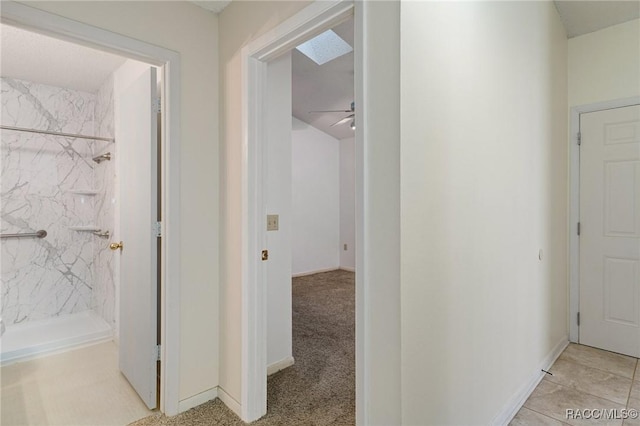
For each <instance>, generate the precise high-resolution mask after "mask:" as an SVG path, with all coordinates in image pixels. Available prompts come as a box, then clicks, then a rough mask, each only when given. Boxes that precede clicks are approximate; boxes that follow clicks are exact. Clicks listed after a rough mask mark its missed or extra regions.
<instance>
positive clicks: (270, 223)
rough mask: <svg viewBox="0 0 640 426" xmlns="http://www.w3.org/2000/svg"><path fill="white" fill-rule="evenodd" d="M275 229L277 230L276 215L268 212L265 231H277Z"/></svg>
mask: <svg viewBox="0 0 640 426" xmlns="http://www.w3.org/2000/svg"><path fill="white" fill-rule="evenodd" d="M277 230H278V215H277V214H268V215H267V231H277Z"/></svg>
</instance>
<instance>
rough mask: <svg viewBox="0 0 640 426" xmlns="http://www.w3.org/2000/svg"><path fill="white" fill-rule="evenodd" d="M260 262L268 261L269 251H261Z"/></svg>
mask: <svg viewBox="0 0 640 426" xmlns="http://www.w3.org/2000/svg"><path fill="white" fill-rule="evenodd" d="M262 260H263V261H265V260H269V250H262Z"/></svg>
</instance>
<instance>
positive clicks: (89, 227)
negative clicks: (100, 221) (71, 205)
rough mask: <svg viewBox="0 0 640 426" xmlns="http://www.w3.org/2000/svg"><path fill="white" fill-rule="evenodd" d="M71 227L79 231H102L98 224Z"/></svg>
mask: <svg viewBox="0 0 640 426" xmlns="http://www.w3.org/2000/svg"><path fill="white" fill-rule="evenodd" d="M69 229H71V230H72V231H79V232H94V231H100V228H98V227H97V226H92V225H86V226H69Z"/></svg>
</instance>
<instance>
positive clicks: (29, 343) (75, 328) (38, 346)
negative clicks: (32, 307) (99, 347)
mask: <svg viewBox="0 0 640 426" xmlns="http://www.w3.org/2000/svg"><path fill="white" fill-rule="evenodd" d="M112 337H113V330H112V329H111V327H110V326H109V324H107V323H106V322H105V321H104V320H103V319H102V318H100V317H99V316H98V315H96V314H95V313H94V312H92V311H84V312H80V313H78V314H71V315H63V316H59V317H54V318H47V319H44V320H39V321H29V322H24V323H22V324H16V325H12V326H9V327H7V328H6V331H5V333H4V335H3V336H2V339H1V340H0V344H1V345H2V353H1V354H0V363H1V364H2V365H7V364H10V363H12V362H16V361H25V360H27V359H30V358H35V357H38V356H42V355H48V354H51V353H55V352H60V351H64V350H67V349H69V348H75V347H78V346H84V345H87V344H93V343H98V342H102V341H107V340H111V339H112Z"/></svg>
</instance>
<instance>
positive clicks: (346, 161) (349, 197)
mask: <svg viewBox="0 0 640 426" xmlns="http://www.w3.org/2000/svg"><path fill="white" fill-rule="evenodd" d="M355 196H356V140H355V138H348V139H342V140H341V141H340V247H339V249H340V268H343V269H347V270H355V268H356V198H355ZM345 244H346V245H347V250H345V249H344V245H345Z"/></svg>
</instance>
